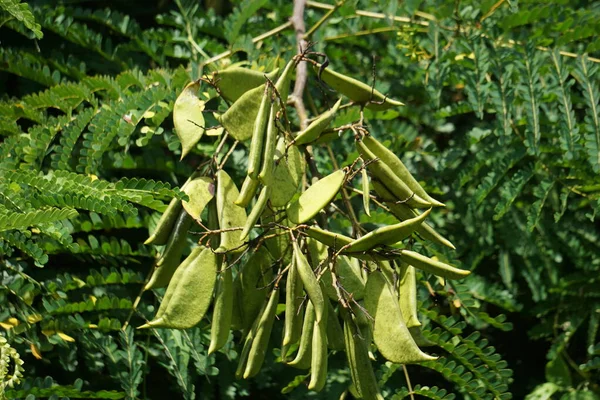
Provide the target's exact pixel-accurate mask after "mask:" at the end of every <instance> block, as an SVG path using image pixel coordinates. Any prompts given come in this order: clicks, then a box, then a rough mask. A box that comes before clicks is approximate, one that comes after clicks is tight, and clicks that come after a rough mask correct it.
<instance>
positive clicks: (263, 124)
mask: <svg viewBox="0 0 600 400" xmlns="http://www.w3.org/2000/svg"><path fill="white" fill-rule="evenodd" d="M270 110H271V91H270V90H269V87H268V86H266V85H265V90H264V93H263V97H262V100H261V101H260V106H259V108H258V114H257V115H256V120H255V121H254V128H253V130H252V141H251V142H250V150H249V152H248V176H249V177H251V178H252V179H258V173H259V172H260V168H261V165H262V158H263V157H262V156H263V147H264V146H263V143H264V141H265V133H266V130H267V122H268V121H269V114H270Z"/></svg>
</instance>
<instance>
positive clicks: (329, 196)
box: [286, 169, 346, 224]
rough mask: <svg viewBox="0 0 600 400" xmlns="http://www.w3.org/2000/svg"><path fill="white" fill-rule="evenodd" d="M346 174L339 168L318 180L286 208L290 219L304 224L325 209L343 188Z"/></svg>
mask: <svg viewBox="0 0 600 400" xmlns="http://www.w3.org/2000/svg"><path fill="white" fill-rule="evenodd" d="M345 178H346V174H345V173H344V170H342V169H339V170H337V171H335V172H333V173H331V174H329V175H327V176H326V177H324V178H323V179H321V180H319V181H317V183H315V184H313V185H312V186H311V187H309V188H308V189H307V190H306V191H305V192H304V193H302V194H301V195H300V197H299V198H298V199H296V201H292V202H291V203H289V204H288V206H287V208H286V213H287V215H288V218H289V219H290V221H292V222H293V223H295V224H304V223H306V222H308V221H310V220H311V219H312V218H313V217H314V216H315V215H317V214H318V213H319V211H321V210H322V209H324V208H325V207H326V206H327V205H328V204H329V203H331V201H332V200H333V199H334V198H335V196H336V195H337V193H338V192H339V191H340V189H341V188H342V185H343V184H344V180H345Z"/></svg>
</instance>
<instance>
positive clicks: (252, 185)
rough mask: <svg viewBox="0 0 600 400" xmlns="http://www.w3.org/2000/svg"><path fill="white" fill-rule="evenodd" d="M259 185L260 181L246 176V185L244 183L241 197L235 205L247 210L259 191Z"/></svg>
mask: <svg viewBox="0 0 600 400" xmlns="http://www.w3.org/2000/svg"><path fill="white" fill-rule="evenodd" d="M258 183H259V182H258V179H253V178H252V177H250V176H246V178H245V179H244V183H242V188H241V189H240V195H239V196H238V198H237V199H236V200H235V202H234V203H235V204H236V205H238V206H240V207H244V208H246V207H247V206H248V204H250V202H251V201H252V198H253V197H254V195H255V194H256V191H257V190H258Z"/></svg>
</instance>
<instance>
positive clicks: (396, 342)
mask: <svg viewBox="0 0 600 400" xmlns="http://www.w3.org/2000/svg"><path fill="white" fill-rule="evenodd" d="M365 307H366V308H367V311H368V312H369V314H370V315H371V316H372V317H373V318H374V320H375V321H374V324H373V340H374V342H375V344H376V345H377V348H378V349H379V352H380V353H381V354H382V355H383V356H384V357H385V358H386V359H388V360H389V361H392V362H394V363H399V364H412V363H418V362H423V361H428V360H435V359H436V357H432V356H429V355H427V354H425V353H423V352H422V351H421V350H420V349H419V347H418V346H417V344H416V343H415V341H414V340H413V338H412V336H411V335H410V332H409V331H408V328H407V327H406V325H405V324H404V320H403V319H402V313H401V311H400V306H399V305H398V297H397V296H394V294H393V291H392V290H391V289H390V286H389V283H388V282H387V281H386V279H385V277H384V276H383V274H382V273H381V272H380V271H374V272H372V273H371V274H369V278H368V279H367V285H366V288H365Z"/></svg>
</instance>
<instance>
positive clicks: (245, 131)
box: [217, 84, 265, 142]
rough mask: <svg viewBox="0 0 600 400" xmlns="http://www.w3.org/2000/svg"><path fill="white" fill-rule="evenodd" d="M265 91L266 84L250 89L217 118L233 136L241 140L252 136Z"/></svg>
mask: <svg viewBox="0 0 600 400" xmlns="http://www.w3.org/2000/svg"><path fill="white" fill-rule="evenodd" d="M264 92H265V85H264V84H263V85H261V86H259V87H257V88H254V89H251V90H248V91H247V92H246V93H244V94H243V95H242V96H241V97H240V98H239V99H237V100H236V101H235V103H233V104H232V105H231V107H229V109H228V110H227V111H225V113H224V114H223V115H220V116H219V117H218V118H217V120H218V121H219V122H220V123H221V125H223V128H225V130H227V132H229V134H230V135H231V137H233V138H234V139H236V140H239V141H240V142H243V141H245V140H248V139H250V138H251V137H252V134H253V133H254V123H255V121H256V118H257V116H258V111H259V110H260V103H261V102H262V98H263V93H264Z"/></svg>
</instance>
